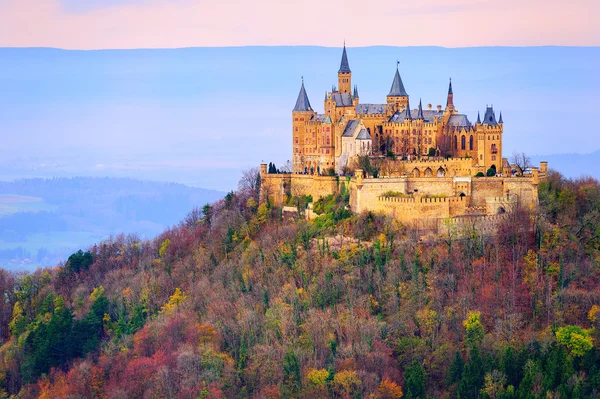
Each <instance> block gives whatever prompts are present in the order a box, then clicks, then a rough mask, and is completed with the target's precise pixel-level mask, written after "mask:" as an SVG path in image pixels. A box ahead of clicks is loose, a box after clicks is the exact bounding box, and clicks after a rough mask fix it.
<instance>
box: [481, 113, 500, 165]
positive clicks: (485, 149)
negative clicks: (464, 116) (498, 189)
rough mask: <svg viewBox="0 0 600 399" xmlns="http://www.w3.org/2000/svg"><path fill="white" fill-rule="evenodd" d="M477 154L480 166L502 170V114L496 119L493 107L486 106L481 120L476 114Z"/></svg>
mask: <svg viewBox="0 0 600 399" xmlns="http://www.w3.org/2000/svg"><path fill="white" fill-rule="evenodd" d="M475 129H476V131H477V156H478V163H479V165H480V166H484V167H485V168H486V169H489V168H492V167H494V168H495V169H496V171H497V172H498V173H500V172H501V171H502V166H503V165H502V133H503V130H504V123H503V121H502V115H500V119H499V120H496V113H495V112H494V108H493V107H490V106H488V107H486V110H485V114H484V115H483V120H480V119H479V115H477V124H476V125H475Z"/></svg>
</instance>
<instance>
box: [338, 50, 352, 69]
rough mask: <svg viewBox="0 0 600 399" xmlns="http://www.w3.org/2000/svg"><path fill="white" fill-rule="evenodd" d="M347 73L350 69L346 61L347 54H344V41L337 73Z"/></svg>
mask: <svg viewBox="0 0 600 399" xmlns="http://www.w3.org/2000/svg"><path fill="white" fill-rule="evenodd" d="M342 72H343V73H348V72H352V71H350V64H349V63H348V54H346V43H344V51H343V52H342V62H341V63H340V70H339V71H338V73H342Z"/></svg>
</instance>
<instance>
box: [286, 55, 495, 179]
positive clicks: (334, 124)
mask: <svg viewBox="0 0 600 399" xmlns="http://www.w3.org/2000/svg"><path fill="white" fill-rule="evenodd" d="M351 88H352V71H351V70H350V64H349V62H348V55H347V52H346V46H345V45H344V49H343V52H342V60H341V63H340V69H339V70H338V86H337V88H335V87H333V88H332V91H331V92H327V93H326V94H325V101H324V113H323V114H319V113H317V112H315V110H314V109H313V108H312V107H311V105H310V101H309V99H308V95H307V94H306V90H305V88H304V81H303V82H302V85H301V87H300V93H299V94H298V99H297V101H296V106H295V107H294V109H293V111H292V129H293V131H292V137H293V154H292V159H293V162H292V168H293V170H292V171H293V172H294V173H310V174H315V173H316V174H331V172H330V171H331V169H333V170H334V171H335V172H336V173H338V174H339V173H342V172H343V170H344V168H345V167H346V166H347V165H348V164H349V162H351V161H352V159H354V158H356V157H357V156H361V155H387V154H389V153H393V154H395V155H397V156H401V157H403V158H404V159H406V158H409V157H419V156H428V155H429V156H441V157H448V156H450V157H453V158H456V157H471V158H473V161H474V163H473V165H474V166H477V167H479V169H480V170H482V171H484V172H486V171H487V170H488V169H489V168H492V169H495V170H498V171H499V170H500V169H501V168H502V167H503V165H502V164H501V162H502V132H503V125H504V123H503V121H502V113H500V115H499V118H498V119H496V114H495V112H494V110H493V108H492V107H487V109H486V111H485V114H484V117H483V120H481V117H480V115H479V114H478V115H477V122H476V123H475V124H473V123H471V122H470V121H469V118H468V117H467V115H465V114H460V113H459V112H458V111H457V109H456V108H455V107H454V94H453V91H452V81H450V84H449V87H448V95H447V99H446V107H445V108H444V109H442V106H441V105H438V106H437V107H436V109H432V106H431V104H429V105H428V106H427V109H423V106H422V103H421V100H419V106H418V108H416V109H411V107H410V97H409V95H408V93H407V92H406V89H405V88H404V84H403V82H402V78H401V77H400V71H399V70H398V68H396V74H395V75H394V79H393V81H392V85H391V88H390V91H389V93H388V94H387V96H386V103H385V104H361V103H360V101H359V100H360V97H359V94H358V88H357V86H354V88H353V91H351Z"/></svg>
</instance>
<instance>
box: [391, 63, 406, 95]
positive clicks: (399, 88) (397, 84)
mask: <svg viewBox="0 0 600 399" xmlns="http://www.w3.org/2000/svg"><path fill="white" fill-rule="evenodd" d="M396 62H397V63H398V64H399V62H398V61H396ZM398 64H396V74H395V75H394V81H393V82H392V87H391V89H390V92H389V94H388V97H390V96H392V97H395V96H406V97H407V96H408V93H406V90H405V89H404V84H403V83H402V78H401V77H400V71H399V70H398Z"/></svg>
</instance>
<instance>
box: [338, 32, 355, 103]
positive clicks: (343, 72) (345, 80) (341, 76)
mask: <svg viewBox="0 0 600 399" xmlns="http://www.w3.org/2000/svg"><path fill="white" fill-rule="evenodd" d="M351 87H352V71H351V70H350V64H348V55H347V54H346V43H345V42H344V51H343V52H342V62H341V63H340V70H339V71H338V91H339V92H340V93H350V94H352V92H351V91H350V90H351V89H350V88H351Z"/></svg>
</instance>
